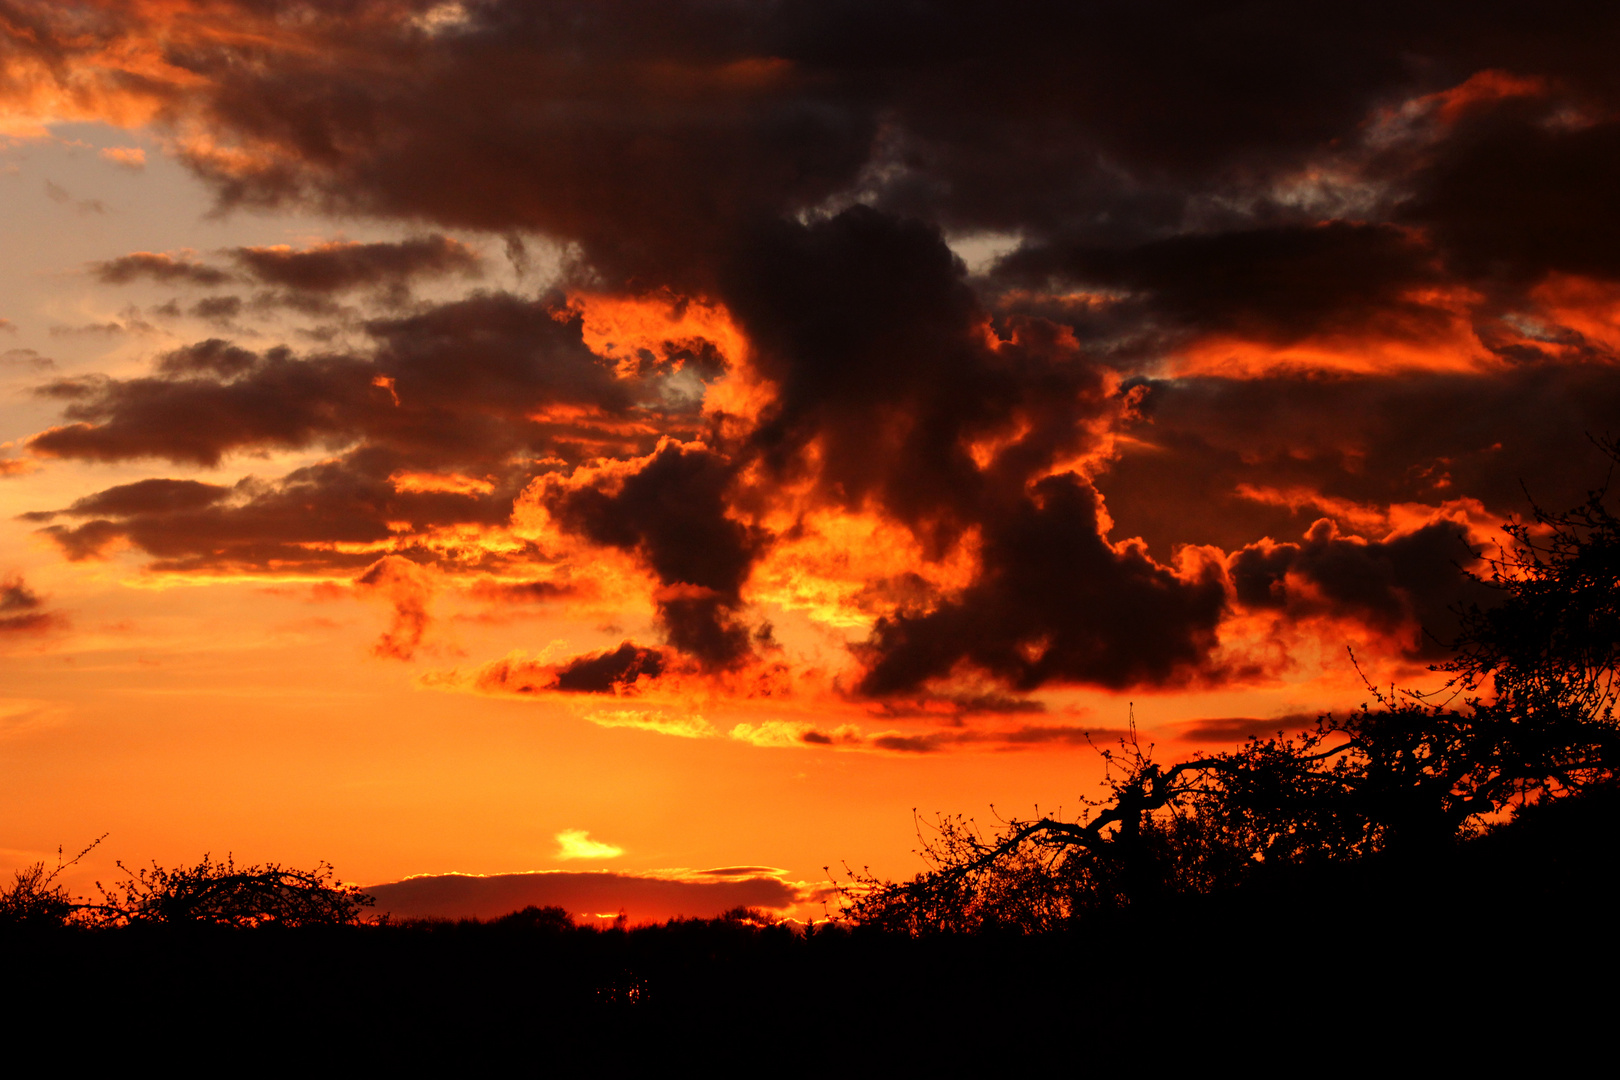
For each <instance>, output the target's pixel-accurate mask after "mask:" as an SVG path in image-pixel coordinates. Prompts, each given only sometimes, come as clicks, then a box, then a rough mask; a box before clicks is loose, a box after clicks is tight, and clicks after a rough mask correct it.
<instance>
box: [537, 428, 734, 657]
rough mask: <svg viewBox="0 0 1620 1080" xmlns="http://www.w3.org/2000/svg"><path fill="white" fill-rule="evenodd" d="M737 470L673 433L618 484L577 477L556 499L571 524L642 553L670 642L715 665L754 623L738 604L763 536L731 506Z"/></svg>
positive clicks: (556, 508) (600, 540) (556, 509)
mask: <svg viewBox="0 0 1620 1080" xmlns="http://www.w3.org/2000/svg"><path fill="white" fill-rule="evenodd" d="M734 478H735V469H734V468H733V466H731V465H730V464H729V463H728V462H727V461H726V459H725V458H723V457H721V456H720V455H718V454H716V453H714V452H712V451H710V450H708V449H705V448H702V447H699V448H695V449H694V448H691V447H683V446H678V445H675V444H673V443H671V444H668V445H666V446H664V447H663V448H662V449H660V450H659V451H658V453H657V454H656V455H654V457H653V458H652V460H651V461H649V462H648V463H647V465H646V466H645V467H644V468H642V469H641V470H640V471H639V472H636V473H634V474H633V475H631V476H628V477H626V478H624V480H623V481H622V482H621V483H620V485H619V487H618V490H617V491H613V492H608V491H604V490H602V489H601V488H598V487H594V486H593V487H581V488H576V489H573V490H566V491H562V492H559V493H557V494H556V495H555V496H554V497H553V499H552V501H551V510H552V513H553V514H554V515H555V516H556V517H557V519H558V520H559V521H560V522H561V523H562V524H563V526H564V527H565V528H568V529H569V530H571V531H573V532H576V533H578V534H580V535H581V536H584V537H586V538H587V539H589V540H590V541H592V542H593V543H596V544H600V545H603V546H605V547H616V548H619V549H621V550H624V551H630V552H634V553H636V554H637V555H638V556H640V557H641V558H642V559H643V560H645V562H646V563H647V565H648V567H649V568H650V569H651V570H652V571H653V573H655V574H657V575H658V580H659V581H660V583H661V584H662V585H663V589H662V591H661V592H660V593H659V594H658V595H657V597H656V600H657V604H658V615H659V618H660V620H661V621H662V622H663V624H664V629H665V632H666V634H667V635H668V638H669V643H670V644H671V645H673V646H675V647H676V648H677V649H680V650H681V651H683V652H686V653H690V654H691V655H693V656H695V657H697V658H698V659H699V660H701V661H702V662H703V663H704V664H705V665H707V666H709V667H715V668H721V667H728V666H731V665H734V664H736V663H737V662H738V661H740V660H742V659H743V658H744V657H745V656H746V655H748V653H749V649H750V635H749V631H748V628H747V627H746V626H743V625H742V624H741V623H740V622H738V621H737V619H736V617H735V614H736V609H737V608H738V607H739V606H740V605H741V603H742V597H741V592H742V586H743V582H744V581H746V580H747V578H748V572H749V569H750V568H751V566H752V564H753V560H754V558H755V557H756V556H757V555H758V553H759V552H760V550H761V549H762V547H763V546H764V544H765V542H766V537H765V535H764V534H763V533H762V532H761V531H760V530H758V529H756V528H753V527H750V526H747V525H745V524H743V523H742V522H740V521H736V520H734V519H732V518H730V517H728V516H727V515H726V510H727V507H728V503H727V498H726V496H727V489H728V488H730V487H731V485H732V483H733V480H734Z"/></svg>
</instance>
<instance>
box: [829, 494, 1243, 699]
mask: <svg viewBox="0 0 1620 1080" xmlns="http://www.w3.org/2000/svg"><path fill="white" fill-rule="evenodd" d="M981 557H982V559H983V564H984V569H983V570H982V571H981V573H980V575H979V577H978V579H977V580H976V581H974V583H973V584H972V585H970V586H969V587H968V588H967V589H966V590H965V591H964V592H963V594H962V596H961V597H960V598H959V599H955V600H949V601H946V602H943V603H941V604H939V605H938V606H937V607H935V608H934V609H933V610H931V611H927V612H923V613H918V614H909V613H904V612H903V613H901V614H899V615H896V616H893V617H891V618H885V619H882V620H879V622H878V624H877V626H876V627H875V628H874V630H873V633H872V638H871V640H870V641H869V642H868V643H867V645H866V646H865V649H866V651H867V653H868V654H869V657H870V667H869V669H868V671H867V673H866V676H865V678H864V679H863V680H862V682H861V684H860V690H861V691H862V692H863V693H866V694H872V695H880V696H881V695H885V694H893V693H901V692H905V691H908V690H912V689H915V688H916V687H918V686H920V685H922V684H923V683H924V682H926V681H927V680H930V679H938V678H943V677H945V676H947V675H949V674H951V672H952V669H953V668H955V667H956V665H957V664H959V663H961V662H963V661H966V662H968V663H970V664H972V665H973V666H974V667H976V668H978V669H980V670H983V671H986V672H989V673H990V674H992V675H994V676H996V677H998V678H1000V679H1001V680H1003V681H1004V682H1005V683H1006V684H1007V685H1009V686H1012V687H1015V688H1018V689H1020V690H1030V689H1034V688H1035V687H1038V686H1041V685H1043V684H1045V683H1047V682H1051V681H1063V682H1079V683H1089V684H1092V685H1097V686H1106V687H1115V688H1119V687H1126V686H1133V685H1138V684H1165V683H1173V682H1175V681H1177V680H1179V679H1183V678H1188V677H1191V676H1192V675H1194V674H1196V673H1197V672H1198V669H1199V668H1200V666H1201V665H1202V664H1203V663H1204V661H1205V659H1206V657H1207V654H1208V651H1209V649H1210V648H1211V647H1212V646H1213V645H1214V643H1215V630H1216V626H1217V625H1218V623H1219V621H1220V618H1221V616H1222V614H1224V612H1225V609H1226V591H1225V584H1224V582H1223V580H1222V575H1221V573H1220V572H1219V570H1218V568H1216V567H1214V566H1204V567H1202V568H1200V569H1198V570H1197V571H1196V572H1194V573H1192V574H1190V575H1189V576H1178V575H1176V574H1175V573H1172V572H1171V571H1170V570H1169V569H1167V568H1166V567H1163V566H1160V565H1158V564H1157V563H1155V562H1153V561H1152V560H1151V559H1150V558H1148V556H1147V555H1146V553H1145V552H1143V551H1142V550H1141V549H1140V548H1134V547H1127V548H1125V549H1123V550H1115V549H1114V548H1112V547H1110V546H1109V545H1108V544H1107V543H1106V541H1105V540H1104V539H1103V538H1102V536H1101V535H1100V530H1099V526H1098V521H1097V497H1096V494H1095V492H1093V491H1092V490H1091V489H1090V487H1089V486H1088V485H1086V484H1085V483H1084V482H1083V481H1082V480H1080V479H1079V478H1078V477H1076V476H1074V475H1073V474H1068V475H1063V476H1053V477H1048V478H1046V479H1044V480H1042V481H1040V482H1039V483H1038V484H1036V485H1035V486H1034V489H1033V491H1032V492H1031V495H1030V497H1029V498H1028V499H1027V500H1025V501H1022V502H1021V503H1020V504H1019V505H1018V506H1017V507H1016V508H1015V509H1014V511H1013V512H1011V513H1009V514H1008V515H1007V516H1006V517H1005V518H1003V519H999V520H995V521H991V522H988V523H987V524H986V526H985V539H984V548H983V553H982V556H981Z"/></svg>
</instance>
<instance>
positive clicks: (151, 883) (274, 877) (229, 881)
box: [88, 855, 374, 927]
mask: <svg viewBox="0 0 1620 1080" xmlns="http://www.w3.org/2000/svg"><path fill="white" fill-rule="evenodd" d="M118 868H119V869H120V870H123V871H124V875H125V876H124V880H122V881H120V882H118V883H117V884H116V885H115V886H114V887H113V888H111V889H108V888H105V887H103V886H102V885H101V884H100V882H97V888H100V889H101V890H102V895H103V902H102V903H101V904H98V905H88V906H90V907H93V908H94V909H96V910H97V911H98V912H99V914H100V917H101V918H103V919H105V920H108V921H112V922H117V923H124V924H130V923H171V924H174V923H192V924H196V923H208V924H213V925H219V926H236V927H257V926H287V927H298V926H342V925H348V924H352V923H354V922H356V921H358V920H359V917H360V913H361V911H362V910H363V909H364V908H365V907H367V906H369V905H370V904H372V903H374V901H373V899H372V898H371V897H369V896H367V895H365V894H364V893H362V892H361V891H360V890H359V889H357V888H355V887H354V886H350V885H341V884H339V883H338V882H337V881H336V880H335V871H334V870H333V868H332V867H331V866H330V865H328V864H327V863H324V862H323V863H320V864H318V865H317V866H316V867H315V869H313V870H295V869H292V868H290V867H285V866H280V865H278V864H276V863H265V864H264V865H262V866H244V867H240V868H239V867H237V865H236V863H235V861H234V860H233V859H232V858H231V857H230V856H228V855H227V856H226V858H225V861H224V862H214V861H212V859H211V858H210V857H209V856H207V855H204V856H203V858H202V861H201V862H199V863H198V864H197V865H196V866H193V867H180V868H178V869H174V870H166V869H164V868H163V867H160V866H158V865H157V864H156V863H153V864H152V866H150V867H146V868H142V869H140V870H135V871H131V870H129V869H128V868H126V867H125V866H124V864H123V863H119V864H118Z"/></svg>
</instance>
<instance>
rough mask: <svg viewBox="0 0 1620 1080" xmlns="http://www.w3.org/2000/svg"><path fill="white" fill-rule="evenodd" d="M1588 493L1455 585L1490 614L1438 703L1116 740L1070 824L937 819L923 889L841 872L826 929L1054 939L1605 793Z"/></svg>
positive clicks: (1612, 521) (1599, 577)
mask: <svg viewBox="0 0 1620 1080" xmlns="http://www.w3.org/2000/svg"><path fill="white" fill-rule="evenodd" d="M1599 445H1600V447H1601V448H1602V449H1603V450H1604V451H1605V452H1606V453H1607V454H1608V455H1609V456H1610V457H1611V458H1615V459H1616V460H1620V450H1617V447H1616V444H1615V443H1613V442H1602V443H1599ZM1606 496H1607V486H1605V487H1604V488H1602V489H1598V490H1595V491H1592V492H1590V493H1589V494H1588V496H1587V500H1586V502H1585V503H1583V504H1582V505H1580V506H1578V507H1576V508H1575V509H1573V510H1569V511H1566V512H1561V513H1549V512H1546V511H1543V510H1542V509H1540V508H1539V507H1533V509H1532V516H1531V517H1530V519H1529V520H1524V521H1515V522H1510V523H1508V524H1506V525H1505V526H1504V527H1503V531H1504V533H1505V534H1506V538H1507V539H1506V542H1505V543H1504V544H1503V546H1502V549H1501V551H1500V553H1499V554H1498V556H1497V557H1495V558H1491V559H1487V560H1486V568H1487V569H1486V572H1485V573H1484V574H1479V575H1471V576H1474V577H1475V578H1476V580H1478V581H1479V582H1480V583H1481V584H1484V585H1486V586H1488V587H1489V588H1490V589H1491V590H1492V591H1493V593H1494V600H1495V601H1496V602H1495V603H1489V604H1486V605H1479V604H1473V605H1470V606H1468V607H1466V608H1465V609H1463V610H1461V611H1460V612H1459V615H1460V616H1461V620H1460V631H1459V634H1458V637H1457V639H1456V641H1455V642H1453V643H1452V647H1453V650H1454V655H1453V657H1452V659H1451V660H1449V661H1447V662H1446V663H1444V664H1440V665H1437V666H1436V667H1435V668H1434V669H1433V670H1435V671H1437V672H1440V673H1443V674H1446V675H1449V676H1450V679H1449V681H1448V682H1447V684H1446V686H1445V687H1443V688H1442V690H1441V691H1439V692H1437V693H1432V694H1424V693H1419V692H1416V691H1408V690H1400V691H1397V690H1394V689H1393V688H1392V689H1391V690H1390V691H1388V692H1383V691H1379V690H1377V689H1376V688H1373V687H1371V686H1369V689H1370V690H1371V691H1372V696H1373V698H1374V702H1375V704H1373V705H1364V706H1363V707H1362V709H1361V710H1360V711H1359V712H1356V713H1353V714H1351V715H1348V716H1334V715H1331V714H1329V715H1324V716H1322V717H1321V718H1320V719H1319V720H1318V722H1317V725H1316V728H1315V730H1313V731H1311V732H1308V733H1306V734H1304V735H1303V736H1300V737H1297V738H1292V739H1290V738H1284V737H1282V736H1281V735H1278V736H1277V737H1274V738H1268V739H1260V738H1251V739H1250V740H1249V741H1248V743H1247V744H1245V745H1244V746H1243V747H1242V748H1240V749H1237V750H1234V751H1230V752H1227V753H1220V754H1212V755H1207V756H1203V757H1197V758H1193V759H1190V760H1187V761H1182V762H1179V763H1176V764H1173V765H1170V766H1164V765H1161V764H1159V763H1158V762H1156V761H1154V760H1153V758H1152V752H1151V747H1148V748H1143V747H1142V746H1141V745H1140V744H1139V743H1138V742H1137V741H1136V740H1135V739H1134V736H1133V738H1132V739H1130V740H1127V741H1126V742H1125V743H1124V744H1122V747H1121V750H1120V751H1118V752H1115V751H1105V752H1104V755H1103V756H1104V758H1105V759H1106V762H1107V767H1108V768H1107V776H1106V783H1107V785H1108V787H1109V796H1108V797H1107V798H1106V799H1104V800H1101V801H1096V802H1090V803H1089V806H1090V816H1089V817H1086V818H1084V819H1083V820H1063V819H1061V818H1059V817H1052V816H1044V817H1038V818H1035V819H1030V820H1019V819H1014V820H1010V821H1006V822H1003V823H1002V827H1001V828H1000V829H999V830H998V831H995V832H993V833H986V832H985V831H983V830H982V829H980V828H979V827H978V826H977V825H976V824H975V823H974V822H973V821H971V820H969V819H967V818H963V817H945V818H942V819H940V820H939V821H938V822H937V823H936V824H935V826H934V830H935V831H934V835H933V836H932V838H931V839H929V840H928V841H927V842H925V844H924V849H923V851H922V854H923V857H924V859H925V861H926V862H927V864H928V869H927V870H926V871H925V872H923V873H922V874H919V875H918V876H917V877H915V878H913V879H912V880H910V881H906V882H889V881H881V880H878V879H876V878H874V877H872V876H871V875H870V874H864V873H857V874H854V875H853V881H852V882H851V883H850V885H849V886H848V887H846V889H845V892H844V895H845V908H846V913H847V914H848V915H849V916H850V917H851V918H853V919H854V920H855V921H857V922H860V923H863V924H868V925H875V926H882V927H886V928H889V929H893V930H899V931H905V932H910V933H920V932H927V931H941V930H945V931H978V930H986V929H994V928H1003V929H1007V928H1010V929H1015V930H1023V931H1039V930H1048V929H1055V928H1059V927H1062V926H1066V925H1069V924H1071V923H1072V922H1073V921H1074V920H1076V919H1078V918H1080V917H1083V916H1084V915H1086V914H1087V913H1089V912H1095V911H1100V910H1108V909H1118V908H1123V907H1127V906H1131V907H1139V906H1142V905H1151V904H1153V903H1154V902H1156V901H1159V900H1162V899H1164V898H1166V897H1169V896H1176V895H1187V894H1207V893H1211V892H1215V891H1217V890H1220V889H1223V888H1227V887H1230V886H1232V885H1235V884H1238V883H1241V882H1243V881H1245V880H1248V879H1250V878H1252V877H1254V876H1256V875H1260V874H1274V873H1277V872H1279V869H1280V868H1282V869H1285V868H1289V867H1306V866H1312V865H1320V864H1325V863H1341V862H1348V861H1353V860H1359V859H1364V858H1366V857H1368V856H1373V855H1380V856H1384V857H1386V858H1390V859H1423V858H1426V857H1428V856H1431V855H1433V854H1435V853H1437V852H1438V851H1441V850H1443V849H1445V848H1447V847H1450V846H1452V845H1454V844H1456V843H1457V842H1458V841H1459V840H1462V839H1464V838H1466V837H1469V836H1472V835H1475V834H1477V833H1479V832H1481V831H1482V830H1483V829H1485V828H1486V827H1487V826H1488V825H1489V824H1490V823H1491V822H1493V821H1499V820H1502V819H1503V818H1504V817H1508V816H1512V815H1514V814H1516V813H1517V812H1519V811H1522V810H1523V809H1524V808H1525V807H1527V806H1531V805H1535V804H1540V803H1546V802H1548V801H1552V800H1558V799H1563V798H1567V797H1569V796H1573V795H1578V794H1581V793H1583V792H1586V791H1589V790H1591V789H1593V788H1595V787H1598V786H1603V785H1612V784H1613V783H1614V782H1615V779H1616V768H1617V766H1620V730H1617V729H1616V723H1615V716H1614V709H1615V704H1616V697H1617V695H1620V685H1617V683H1616V664H1617V660H1620V519H1617V518H1616V517H1615V516H1614V514H1613V513H1612V512H1611V511H1610V510H1609V508H1608V506H1607V503H1606ZM1463 572H1466V571H1463ZM1441 698H1444V700H1443V701H1442V700H1438V699H1441ZM1437 701H1438V703H1437Z"/></svg>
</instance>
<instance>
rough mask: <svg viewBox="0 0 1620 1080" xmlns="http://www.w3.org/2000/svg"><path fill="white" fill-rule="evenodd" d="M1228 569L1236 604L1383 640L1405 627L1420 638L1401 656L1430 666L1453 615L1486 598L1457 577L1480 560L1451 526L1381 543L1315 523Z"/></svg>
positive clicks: (1236, 559) (1444, 649)
mask: <svg viewBox="0 0 1620 1080" xmlns="http://www.w3.org/2000/svg"><path fill="white" fill-rule="evenodd" d="M1228 565H1229V567H1230V571H1231V576H1232V587H1233V592H1234V594H1235V597H1236V599H1237V602H1238V603H1239V604H1242V605H1244V606H1246V607H1250V608H1255V609H1260V610H1272V611H1278V612H1286V613H1287V614H1288V615H1290V616H1291V617H1294V618H1303V617H1308V616H1311V615H1316V614H1327V615H1334V616H1338V617H1341V618H1350V619H1355V620H1357V621H1360V622H1363V623H1365V624H1366V625H1368V626H1371V627H1374V628H1375V629H1378V630H1382V631H1385V632H1386V633H1389V634H1394V633H1395V632H1396V631H1399V630H1400V629H1401V628H1402V627H1403V626H1406V625H1408V624H1411V625H1414V626H1415V627H1416V628H1417V629H1418V630H1419V631H1420V632H1419V633H1418V634H1417V636H1416V640H1414V641H1412V642H1409V643H1408V644H1407V651H1408V652H1409V653H1410V654H1411V655H1413V656H1416V657H1425V658H1431V659H1432V658H1437V657H1441V656H1444V655H1446V654H1447V653H1448V652H1449V649H1450V645H1451V642H1452V641H1453V640H1455V638H1456V634H1457V629H1458V619H1457V614H1456V612H1457V609H1459V608H1460V607H1461V606H1463V605H1464V604H1467V603H1470V602H1473V603H1480V602H1488V601H1489V599H1490V590H1489V589H1487V588H1486V587H1485V586H1483V585H1481V584H1479V583H1478V582H1477V581H1475V580H1473V579H1472V578H1470V577H1468V576H1467V575H1466V574H1464V573H1463V570H1464V569H1466V568H1471V567H1476V566H1477V565H1478V558H1477V556H1476V554H1475V551H1474V549H1473V548H1471V547H1470V546H1469V545H1468V538H1467V534H1466V531H1465V530H1464V529H1463V527H1462V526H1460V525H1457V524H1455V523H1453V522H1449V521H1440V522H1435V523H1434V524H1431V525H1425V526H1423V527H1422V528H1420V529H1417V530H1415V531H1413V532H1410V533H1405V534H1401V535H1397V536H1393V537H1390V538H1389V539H1387V540H1382V541H1365V540H1361V539H1359V538H1350V537H1342V536H1340V535H1339V534H1338V530H1337V528H1336V527H1335V526H1334V524H1333V523H1332V522H1331V521H1326V520H1324V521H1318V522H1317V523H1316V524H1315V525H1313V526H1311V529H1310V531H1309V532H1307V533H1306V534H1305V538H1304V540H1303V541H1302V542H1300V543H1285V544H1275V543H1271V542H1269V541H1266V542H1263V543H1261V544H1258V545H1255V546H1253V547H1247V548H1244V549H1243V550H1241V551H1239V552H1236V553H1235V554H1234V555H1233V556H1232V557H1231V559H1230V560H1229V563H1228Z"/></svg>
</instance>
